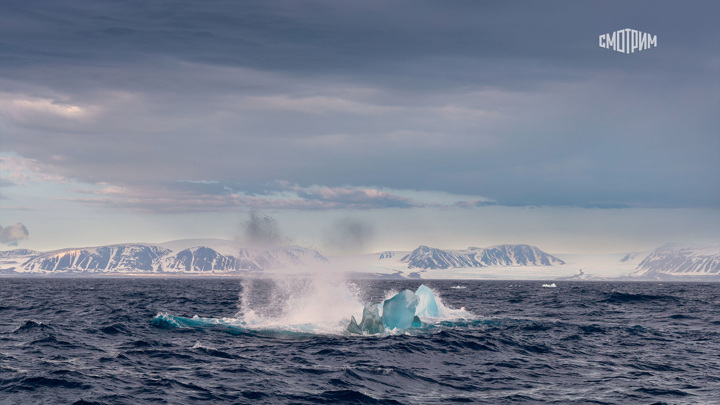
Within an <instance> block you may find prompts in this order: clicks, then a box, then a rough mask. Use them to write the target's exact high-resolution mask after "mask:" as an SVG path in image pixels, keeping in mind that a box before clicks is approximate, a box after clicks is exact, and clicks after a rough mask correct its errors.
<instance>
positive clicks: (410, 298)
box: [346, 285, 445, 334]
mask: <svg viewBox="0 0 720 405" xmlns="http://www.w3.org/2000/svg"><path fill="white" fill-rule="evenodd" d="M443 308H445V307H443ZM380 311H382V316H380ZM440 312H441V311H440V309H439V307H438V303H437V301H436V299H435V295H434V294H433V292H432V290H431V289H430V288H428V287H427V286H425V285H421V286H420V287H419V288H418V289H417V291H415V292H412V291H410V290H405V291H401V292H399V293H397V294H395V295H394V296H393V297H392V298H390V299H387V300H385V301H384V302H382V303H380V304H376V305H369V306H366V307H365V309H363V317H362V321H361V322H360V323H359V324H358V323H357V320H356V319H355V317H354V316H353V317H351V319H350V324H348V326H347V328H346V329H347V331H348V332H350V333H356V334H363V333H382V332H384V331H385V329H386V328H387V329H408V328H420V327H422V326H423V325H424V324H423V322H422V320H421V318H420V317H421V316H422V317H430V318H437V317H438V316H440Z"/></svg>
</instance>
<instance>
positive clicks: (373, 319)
mask: <svg viewBox="0 0 720 405" xmlns="http://www.w3.org/2000/svg"><path fill="white" fill-rule="evenodd" d="M360 329H361V330H362V331H363V332H367V333H383V332H384V331H385V325H384V324H383V321H382V318H380V312H379V311H378V307H377V305H372V306H370V307H369V308H368V307H365V308H363V317H362V321H360Z"/></svg>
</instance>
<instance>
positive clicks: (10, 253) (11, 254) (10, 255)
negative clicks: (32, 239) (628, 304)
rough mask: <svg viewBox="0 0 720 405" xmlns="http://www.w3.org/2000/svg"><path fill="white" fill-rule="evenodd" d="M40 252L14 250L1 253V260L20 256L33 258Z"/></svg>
mask: <svg viewBox="0 0 720 405" xmlns="http://www.w3.org/2000/svg"><path fill="white" fill-rule="evenodd" d="M37 253H38V252H37V251H35V250H30V249H13V250H6V251H4V252H0V259H6V258H14V257H19V256H32V255H34V254H37Z"/></svg>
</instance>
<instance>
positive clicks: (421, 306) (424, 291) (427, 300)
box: [415, 284, 439, 318]
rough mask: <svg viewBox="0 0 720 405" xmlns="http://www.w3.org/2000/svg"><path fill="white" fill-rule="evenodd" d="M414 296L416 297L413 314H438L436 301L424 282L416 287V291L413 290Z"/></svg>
mask: <svg viewBox="0 0 720 405" xmlns="http://www.w3.org/2000/svg"><path fill="white" fill-rule="evenodd" d="M415 296H417V299H418V305H417V309H416V310H415V315H418V316H425V317H427V316H431V317H433V318H434V317H437V316H438V315H439V311H438V305H437V302H435V295H433V292H432V290H431V289H429V288H428V287H427V286H426V285H425V284H423V285H421V286H420V287H418V289H417V291H415Z"/></svg>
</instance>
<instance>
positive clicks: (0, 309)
mask: <svg viewBox="0 0 720 405" xmlns="http://www.w3.org/2000/svg"><path fill="white" fill-rule="evenodd" d="M426 284H427V285H428V286H430V287H431V288H432V289H433V290H434V291H435V292H436V295H437V296H438V297H439V298H440V299H441V300H442V302H443V303H444V305H446V306H447V307H449V308H456V309H459V308H461V307H464V308H465V311H462V312H458V313H457V314H456V315H455V316H454V317H452V318H448V319H439V320H436V321H435V322H433V323H432V324H430V325H426V326H424V327H423V328H420V329H416V330H410V331H407V332H404V333H397V332H395V333H385V334H381V335H374V336H357V335H350V334H347V333H344V332H343V331H342V329H343V328H342V325H340V323H338V325H340V326H337V325H336V326H337V327H336V328H335V329H336V330H332V329H330V330H328V329H326V328H318V329H313V322H315V320H314V318H312V317H311V318H312V319H310V320H309V321H308V325H305V324H303V322H302V319H301V317H300V318H298V319H295V318H288V317H283V315H282V314H283V313H285V312H287V311H288V310H289V309H288V306H292V305H306V306H307V308H306V310H305V312H302V313H300V315H302V316H310V315H307V314H311V312H312V311H318V310H324V309H327V311H328V312H332V311H333V310H338V308H339V309H342V308H344V306H343V305H341V304H342V303H338V305H332V304H331V302H332V300H331V301H330V303H328V302H322V305H316V306H313V305H311V304H312V303H307V302H305V303H303V302H302V297H300V298H299V299H296V300H288V299H287V297H283V296H282V294H278V293H277V291H276V289H275V288H274V287H273V285H274V284H273V282H272V281H267V282H260V281H253V282H248V280H244V281H243V280H240V279H157V278H153V279H137V278H133V279H87V278H50V279H48V278H3V279H0V403H2V404H28V403H42V404H45V403H54V404H55V403H98V404H137V403H151V402H155V403H183V404H185V403H198V402H205V401H207V402H228V403H301V404H302V403H392V404H418V403H432V404H435V403H452V402H476V403H488V404H495V403H509V402H519V403H528V402H534V401H537V402H556V403H567V402H574V401H579V402H593V403H612V404H627V403H654V402H658V403H718V402H717V401H718V398H720V283H717V284H700V283H687V284H679V283H605V282H558V283H557V284H558V285H557V288H543V287H541V285H542V282H517V281H472V282H470V281H460V282H459V281H428V282H426ZM419 285H420V282H419V281H355V282H351V283H350V289H349V290H350V291H353V293H354V294H355V296H356V297H357V298H358V300H359V302H363V303H364V302H379V301H381V300H382V299H383V298H386V297H387V296H388V294H390V292H391V291H395V292H397V291H400V290H402V289H404V288H410V289H415V288H417V287H418V286H419ZM250 286H252V293H253V294H254V296H255V300H254V301H252V302H253V303H254V304H253V305H256V306H257V308H256V309H257V311H258V312H262V311H265V315H264V316H265V318H261V319H265V320H267V319H276V320H277V322H275V323H272V322H265V323H263V324H262V326H257V327H228V324H233V322H235V321H236V320H237V319H238V318H237V317H238V315H237V314H238V311H244V313H242V315H244V316H246V317H247V316H248V311H249V308H243V307H242V305H239V304H241V303H242V302H243V300H247V297H248V295H249V294H248V293H249V292H250V291H249V290H250ZM243 292H245V294H243ZM320 295H322V296H323V297H325V298H326V299H327V297H328V294H327V293H323V294H320ZM329 297H330V298H331V299H334V298H333V297H332V294H330V295H329ZM296 298H297V297H296ZM306 299H310V300H313V299H315V298H313V295H312V294H310V293H308V296H307V297H306ZM318 299H319V298H318ZM338 299H339V298H338ZM247 302H250V301H247ZM261 310H262V311H261ZM158 314H161V317H156V316H157V315H158ZM163 314H165V315H172V316H178V317H187V318H191V317H193V316H194V315H198V316H200V317H206V318H211V319H215V320H218V324H217V325H212V324H203V325H201V326H197V327H193V326H183V327H178V326H177V325H171V324H168V323H164V322H160V321H158V320H159V319H161V318H162V316H164V315H163ZM458 314H459V315H458ZM300 315H298V316H300ZM350 315H351V314H347V318H349V316H350ZM354 315H355V316H356V317H357V316H358V314H354ZM273 317H274V318H273ZM223 318H225V319H223ZM227 318H229V319H227ZM296 318H297V317H296ZM289 319H292V322H294V323H292V324H291V323H290V322H291V321H290V320H289ZM282 322H286V323H287V324H283V323H282ZM258 325H260V324H258Z"/></svg>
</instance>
